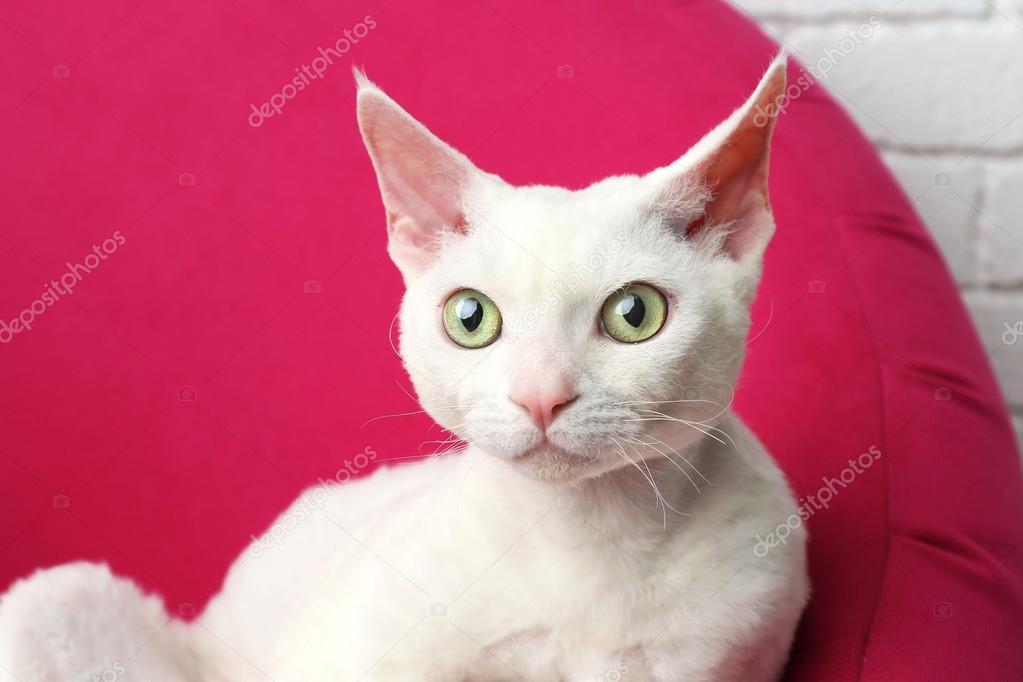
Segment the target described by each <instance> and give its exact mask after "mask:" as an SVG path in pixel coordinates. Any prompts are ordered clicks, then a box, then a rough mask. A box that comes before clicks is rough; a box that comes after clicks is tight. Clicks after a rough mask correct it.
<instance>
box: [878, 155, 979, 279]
mask: <svg viewBox="0 0 1023 682" xmlns="http://www.w3.org/2000/svg"><path fill="white" fill-rule="evenodd" d="M883 156H884V160H885V161H886V162H887V164H888V167H889V168H891V170H892V172H893V173H894V174H895V177H896V178H898V180H899V182H900V183H901V184H902V188H903V189H904V190H905V191H906V194H907V195H908V196H909V198H910V200H911V201H912V202H913V205H914V206H915V207H916V210H917V212H918V213H919V214H920V216H921V217H922V218H923V220H924V222H925V223H927V227H928V228H929V229H930V231H931V234H932V235H934V238H935V239H936V240H937V242H938V245H939V246H940V247H941V251H942V253H943V254H944V255H945V260H946V261H948V264H949V267H951V269H952V274H953V275H954V276H955V279H956V281H957V282H959V283H960V284H973V283H974V282H976V280H977V258H976V254H975V251H976V248H975V241H976V232H977V228H976V221H977V211H976V210H975V209H974V206H976V205H977V203H978V202H979V201H980V187H981V180H980V178H981V175H982V173H981V166H980V164H977V163H973V162H964V163H962V164H959V165H958V166H955V167H953V164H952V163H946V164H943V165H935V164H932V163H929V162H928V161H927V160H926V159H922V158H920V157H918V156H915V155H914V156H910V155H906V154H897V153H890V152H888V153H885V154H883Z"/></svg>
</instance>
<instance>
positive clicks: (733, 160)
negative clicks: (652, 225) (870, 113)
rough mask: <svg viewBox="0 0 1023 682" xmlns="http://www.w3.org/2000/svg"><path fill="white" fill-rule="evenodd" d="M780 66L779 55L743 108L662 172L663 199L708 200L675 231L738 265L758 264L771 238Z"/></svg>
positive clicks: (782, 68) (782, 60) (781, 84)
mask: <svg viewBox="0 0 1023 682" xmlns="http://www.w3.org/2000/svg"><path fill="white" fill-rule="evenodd" d="M785 61H786V57H785V55H784V54H782V55H779V56H778V57H777V58H776V59H775V60H774V62H772V63H771V66H770V67H768V69H767V72H766V73H765V74H764V77H763V78H762V79H761V81H760V84H759V85H758V86H757V89H756V90H755V91H754V92H753V95H752V96H751V97H750V98H749V99H748V100H747V101H746V103H745V104H743V105H742V106H741V107H739V109H737V110H736V111H735V112H734V113H733V114H732V115H731V116H729V117H728V118H727V119H725V121H724V122H722V123H721V124H720V125H718V126H717V127H716V128H715V129H714V130H713V131H711V132H710V133H708V134H707V135H706V136H705V137H704V138H703V139H702V140H700V142H699V143H697V144H696V145H695V146H694V147H693V148H692V149H690V150H689V152H687V153H686V155H685V156H683V157H682V158H681V159H679V160H678V161H677V162H676V163H675V164H672V165H671V166H668V167H667V168H665V169H662V170H663V171H666V174H667V176H668V179H669V187H668V189H667V190H666V191H665V192H664V193H665V194H667V195H668V197H667V198H668V199H670V198H671V197H672V196H673V195H674V196H678V195H679V194H685V193H687V192H688V193H692V191H693V190H694V188H700V189H701V190H702V191H704V192H705V193H706V196H707V197H709V198H708V199H707V201H706V203H705V204H704V205H703V211H702V215H701V216H700V217H698V218H696V219H695V220H691V221H689V222H687V223H685V224H683V225H680V226H679V228H678V229H679V230H680V231H681V232H682V233H683V235H684V236H685V237H686V238H689V239H693V240H700V239H702V238H703V237H710V239H709V240H708V241H709V242H710V243H714V244H716V245H717V248H719V249H720V250H721V251H723V252H724V253H725V254H727V255H728V256H730V257H731V258H733V259H734V260H736V261H739V262H755V263H759V261H760V258H761V256H762V255H763V252H764V249H765V248H766V247H767V243H768V242H769V241H770V239H771V235H772V234H773V233H774V216H773V214H772V212H771V204H770V200H769V199H768V194H767V175H768V165H769V159H770V150H771V135H772V133H773V131H774V125H775V122H776V121H777V118H778V114H779V113H780V106H779V103H780V102H781V98H782V96H783V95H784V92H785ZM662 198H663V197H662ZM690 217H691V216H690ZM715 231H720V232H718V233H715Z"/></svg>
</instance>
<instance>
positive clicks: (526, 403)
mask: <svg viewBox="0 0 1023 682" xmlns="http://www.w3.org/2000/svg"><path fill="white" fill-rule="evenodd" d="M508 397H509V398H511V399H512V402H515V403H518V404H519V405H521V406H522V407H524V408H526V410H528V411H529V416H531V417H532V418H533V423H534V424H536V426H537V428H539V429H540V430H541V431H546V430H547V429H548V428H550V425H551V423H552V422H553V421H554V419H555V418H556V417H557V416H558V412H559V411H560V409H561V408H562V407H564V406H565V405H568V404H569V403H570V402H572V401H573V400H575V399H576V398H578V397H579V396H578V395H575V394H573V393H570V392H569V391H563V390H558V391H551V392H543V391H530V392H523V393H513V394H512V395H510V396H508Z"/></svg>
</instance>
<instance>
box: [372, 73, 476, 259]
mask: <svg viewBox="0 0 1023 682" xmlns="http://www.w3.org/2000/svg"><path fill="white" fill-rule="evenodd" d="M359 125H360V126H361V128H362V133H363V137H364V139H365V141H366V146H367V148H368V149H369V152H370V156H371V157H372V159H373V162H374V166H375V168H376V171H377V178H378V180H379V184H380V193H381V196H382V198H383V201H384V207H385V209H386V212H387V222H388V232H389V238H390V241H391V247H390V251H391V255H392V256H393V257H394V259H395V261H396V262H397V263H398V266H399V267H400V268H402V270H403V271H406V274H409V273H412V272H416V271H421V270H422V269H423V268H424V267H425V266H427V265H428V264H429V263H430V261H431V260H432V259H433V257H434V256H435V252H436V249H437V247H438V245H439V244H440V243H441V239H442V236H443V234H444V233H451V232H454V233H462V234H464V233H465V232H467V231H468V224H467V221H466V216H465V212H464V208H463V194H464V192H465V190H466V188H467V187H468V185H469V184H470V182H471V180H472V178H473V177H474V176H475V175H476V174H477V173H478V171H477V170H476V169H475V167H473V166H472V165H471V163H469V161H468V159H466V158H465V157H464V156H462V155H461V154H459V153H458V152H456V151H455V150H454V149H452V148H451V147H449V146H448V145H447V144H445V143H444V142H442V141H441V140H439V139H438V138H437V137H436V136H434V135H433V134H432V133H430V131H428V130H427V129H426V128H424V127H423V126H422V125H421V124H419V123H418V122H417V121H416V120H415V119H413V118H412V117H411V116H410V115H409V114H408V113H406V112H405V111H404V110H403V109H401V107H399V106H398V105H397V104H395V103H394V102H393V101H392V100H390V99H389V98H388V97H387V96H386V95H384V94H383V93H381V92H379V91H377V90H364V91H360V93H359Z"/></svg>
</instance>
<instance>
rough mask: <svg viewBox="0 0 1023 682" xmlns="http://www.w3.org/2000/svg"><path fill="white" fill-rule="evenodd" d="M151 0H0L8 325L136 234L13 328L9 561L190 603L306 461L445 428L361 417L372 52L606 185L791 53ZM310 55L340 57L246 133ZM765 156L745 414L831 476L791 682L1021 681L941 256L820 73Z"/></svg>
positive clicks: (806, 490) (624, 23)
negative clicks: (68, 291) (90, 573)
mask: <svg viewBox="0 0 1023 682" xmlns="http://www.w3.org/2000/svg"><path fill="white" fill-rule="evenodd" d="M135 4H136V3H135V2H133V1H128V0H107V1H104V2H95V3H87V4H81V5H77V6H76V5H68V4H67V3H61V2H56V1H55V0H52V1H50V0H48V1H39V2H32V3H24V2H12V1H6V0H5V1H4V2H3V3H2V11H0V15H2V16H3V17H4V21H3V22H0V54H2V56H3V59H4V62H5V63H6V64H8V65H11V66H10V68H8V69H5V70H4V71H3V72H2V73H0V79H2V86H3V87H2V88H0V149H2V150H3V161H2V163H0V174H2V176H0V188H2V189H0V192H2V194H3V202H2V207H3V208H2V211H3V216H4V219H3V220H2V221H0V262H2V263H3V267H2V268H0V318H3V319H5V320H11V319H12V318H14V317H16V316H18V315H19V314H20V312H21V311H22V310H23V309H26V308H30V306H32V304H33V301H35V300H36V299H41V296H42V294H43V291H44V290H45V289H46V287H47V286H48V285H45V284H43V283H44V282H49V281H50V280H53V279H56V280H59V279H60V277H61V275H62V273H64V272H65V271H66V269H67V267H68V265H67V263H68V262H71V263H72V264H86V265H87V263H85V259H86V257H87V256H88V255H89V254H90V253H91V249H92V246H93V245H94V244H96V245H100V246H101V247H102V243H103V240H105V239H108V238H111V237H112V235H113V234H114V232H115V231H119V232H120V234H122V235H123V236H124V242H125V243H124V244H122V245H116V249H115V250H114V252H113V253H112V254H110V255H107V254H106V253H104V255H105V256H106V258H105V259H104V260H102V261H96V260H95V259H89V262H92V263H94V264H95V265H96V267H95V268H94V269H93V271H92V272H89V273H84V274H82V275H81V281H79V282H77V285H76V287H75V289H74V293H73V295H63V296H59V297H53V296H52V294H51V298H53V304H52V305H46V301H43V303H42V304H41V305H42V306H43V307H42V308H41V307H40V304H37V306H36V309H37V314H36V315H35V319H34V320H32V321H31V325H32V327H31V329H30V330H22V331H20V332H19V333H17V334H13V333H12V334H6V335H5V334H4V333H3V332H2V331H0V340H5V341H7V342H6V343H4V344H0V376H2V377H3V388H4V390H3V391H0V433H2V434H3V439H2V441H0V480H2V481H3V494H2V495H0V588H3V587H5V586H6V585H7V584H8V583H9V582H10V581H11V580H12V579H14V578H15V577H17V576H20V575H24V574H25V573H27V572H29V571H31V570H32V569H33V568H35V567H38V566H45V565H52V564H55V563H59V562H63V561H68V560H71V559H79V558H89V559H104V560H108V561H109V562H110V563H111V564H112V566H113V567H114V568H115V570H117V571H118V572H121V573H124V574H127V575H130V576H133V577H135V578H136V579H138V580H139V581H140V582H141V583H142V584H143V585H145V586H146V587H148V588H152V589H155V590H158V591H160V592H161V593H163V594H164V595H165V596H166V598H167V600H168V604H169V607H170V608H171V609H172V610H174V611H177V612H179V613H181V614H182V615H185V616H187V615H189V614H191V613H193V612H194V611H195V609H197V608H201V606H202V604H203V603H204V602H205V601H206V600H207V599H208V598H209V596H210V595H211V594H212V593H213V592H215V591H216V590H217V589H218V586H219V583H220V581H221V580H222V578H223V575H224V571H225V570H226V568H227V566H228V565H229V563H230V562H231V560H232V559H233V558H234V557H235V556H236V555H237V554H238V553H239V552H241V551H242V550H243V549H244V547H245V545H246V543H248V542H249V538H250V536H251V535H253V534H257V533H259V532H260V531H261V530H263V529H264V528H265V527H266V526H267V525H268V524H269V523H270V521H271V520H272V519H273V518H274V516H275V515H276V514H277V513H279V512H280V511H281V510H282V509H283V508H284V507H285V505H287V504H288V502H289V501H290V500H291V499H292V498H294V497H295V495H296V494H297V493H298V492H299V491H300V490H301V489H302V488H304V487H305V486H307V485H309V484H310V483H312V482H314V481H315V480H316V479H317V478H318V477H323V478H331V477H334V476H335V473H336V472H338V471H339V467H342V468H343V469H342V471H343V473H342V474H341V475H340V477H341V478H345V477H347V476H349V475H350V474H349V470H352V471H356V470H362V471H364V470H365V469H367V468H368V466H366V461H365V460H364V459H363V458H362V457H361V456H357V455H359V453H362V452H363V451H364V449H365V448H367V447H371V448H372V449H373V451H375V452H376V453H378V455H379V456H378V458H377V461H381V460H386V459H389V458H396V457H403V456H407V455H409V454H414V453H417V452H429V451H430V450H431V449H432V447H434V446H432V445H429V444H428V445H423V446H422V447H421V446H420V444H421V443H422V442H423V441H428V440H434V439H436V438H437V437H438V436H437V435H436V434H437V430H436V429H432V430H431V426H430V422H429V421H428V420H427V419H426V418H422V417H395V418H391V419H382V420H377V421H373V422H370V423H368V424H367V423H366V422H367V420H369V419H371V418H373V417H377V416H379V415H384V414H389V413H395V412H408V411H411V410H415V409H417V406H416V405H415V404H414V403H413V402H412V400H411V399H410V398H408V397H407V396H406V394H405V391H406V390H407V386H408V381H407V379H406V377H405V375H404V373H403V372H402V370H401V368H400V366H399V362H398V360H397V358H396V356H395V355H394V353H393V352H392V350H391V347H390V344H389V328H390V325H391V321H392V318H393V315H394V312H395V310H396V306H397V303H398V299H399V296H400V293H401V285H400V281H399V277H398V274H397V271H396V270H395V269H394V267H393V266H392V265H391V264H390V263H389V262H388V261H387V259H386V256H385V252H384V224H383V212H382V209H381V205H380V201H379V198H378V195H377V189H376V184H375V180H374V178H373V174H372V170H371V168H370V164H369V160H368V158H367V157H366V154H365V152H364V150H363V148H362V144H361V142H360V140H359V136H358V132H357V130H356V125H355V116H354V107H353V87H352V84H351V76H350V73H349V69H350V66H351V65H352V64H353V63H357V64H364V65H365V66H366V67H367V70H368V72H369V74H370V76H371V77H372V78H374V79H375V80H376V81H378V82H379V83H380V84H381V85H382V86H383V87H384V88H385V89H386V90H387V91H388V92H389V93H390V94H392V95H393V96H394V97H395V98H396V99H397V100H398V101H399V102H401V103H402V104H404V105H405V106H406V107H407V108H408V109H409V110H410V111H411V112H413V113H414V114H415V115H416V116H418V117H420V118H421V119H422V120H423V121H424V122H426V123H427V124H428V125H429V126H431V127H432V128H433V130H434V131H435V132H437V133H438V134H439V135H440V136H442V137H444V138H445V139H447V140H449V141H451V142H452V143H453V144H454V145H455V146H457V147H459V148H461V149H462V150H464V151H465V152H466V153H468V154H469V155H470V156H471V157H472V158H473V159H474V160H475V161H477V162H478V163H479V164H480V165H481V166H482V167H484V168H486V169H489V170H492V171H495V172H498V173H499V174H501V175H502V176H504V177H505V178H507V179H508V180H510V181H512V182H518V183H526V182H546V183H557V184H567V185H569V186H572V187H580V186H583V185H585V184H587V183H589V182H591V181H594V180H596V179H598V178H600V177H603V176H605V175H607V174H613V173H623V172H642V171H644V170H647V169H650V168H653V167H655V166H658V165H662V164H664V163H666V162H668V161H671V160H672V159H674V158H675V157H676V156H678V155H679V154H681V153H682V152H683V151H684V150H685V149H686V148H687V147H688V146H689V145H690V144H692V143H693V142H694V141H695V140H697V139H698V138H699V136H700V135H701V134H702V133H704V132H705V131H707V130H708V129H709V128H710V127H711V126H712V125H713V124H715V123H717V122H718V121H719V120H720V119H721V118H723V117H724V116H725V115H726V114H728V113H729V112H730V110H731V109H732V108H733V107H735V106H737V105H738V104H739V103H740V102H741V101H742V99H743V98H744V97H745V96H746V95H747V94H748V93H749V92H750V90H751V89H752V87H753V86H754V84H755V83H756V82H757V79H758V78H759V76H760V75H761V72H762V70H763V69H764V68H765V67H766V65H767V64H768V62H769V60H770V57H771V56H772V55H773V54H774V52H775V50H776V48H775V46H774V45H772V44H771V43H770V41H769V40H767V39H766V38H764V37H763V36H762V35H761V34H760V33H758V32H757V30H756V29H755V28H753V27H752V26H751V25H750V24H749V23H747V21H745V20H744V19H742V18H740V17H739V16H738V15H737V14H736V13H735V12H734V11H733V10H731V9H729V8H727V7H726V6H725V5H723V4H720V3H717V2H710V1H693V2H668V0H655V1H653V2H649V3H642V2H608V3H599V4H598V3H566V4H565V5H561V6H551V5H550V4H549V3H541V2H536V1H530V2H524V1H519V2H486V3H482V2H478V1H476V0H464V1H459V2H451V3H450V5H451V6H450V7H449V8H447V9H445V11H437V10H435V9H427V5H428V3H411V2H360V3H347V4H344V5H342V4H341V3H338V2H336V1H327V0H308V1H306V2H302V3H277V4H274V3H270V2H267V1H265V0H237V2H235V3H210V2H202V1H200V0H192V1H191V2H184V3H157V2H151V3H143V4H142V5H141V6H140V7H138V8H136V9H133V6H134V5H135ZM367 15H369V16H367ZM371 23H372V24H373V26H370V24H371ZM360 25H361V26H362V28H359V26H360ZM345 29H348V30H349V31H350V32H351V33H350V34H349V37H350V41H349V44H348V45H347V46H345V44H344V43H342V47H347V48H348V49H347V53H346V54H344V55H342V56H340V57H334V56H331V60H332V61H333V62H334V63H333V64H325V63H324V62H318V63H317V64H313V60H314V59H315V58H316V57H317V56H318V52H317V48H318V47H324V48H327V47H336V43H337V41H338V39H339V38H343V37H344V36H345V34H344V31H345ZM339 52H340V51H339ZM328 54H329V53H328ZM303 64H308V65H311V66H316V65H319V66H320V67H323V66H326V71H325V72H324V78H323V79H315V80H311V81H310V82H309V85H308V86H306V87H304V88H303V90H301V91H299V92H293V91H291V90H290V89H288V93H287V94H292V95H293V97H292V98H291V99H287V100H281V98H277V99H278V100H279V101H283V102H284V106H283V107H281V108H280V113H279V114H275V115H274V116H272V117H270V118H266V119H264V120H262V121H260V119H259V117H254V118H253V119H252V120H253V122H254V123H260V125H259V127H252V126H251V125H250V124H249V122H248V120H249V117H250V114H252V109H251V105H253V104H255V105H256V107H257V110H258V108H259V105H260V104H261V103H263V102H267V101H269V100H270V99H271V96H272V95H274V93H279V92H281V91H282V88H284V87H285V86H286V85H287V84H288V83H289V82H291V79H292V78H293V76H295V75H296V71H295V69H296V68H299V67H301V66H302V65H303ZM559 67H560V68H559ZM793 78H794V75H793ZM772 183H773V184H772V195H773V198H774V204H775V207H776V212H777V218H778V225H779V228H778V234H777V237H776V240H775V242H774V244H773V245H772V246H771V249H770V251H769V255H768V258H767V264H766V279H765V282H764V286H763V288H762V291H761V294H760V298H759V300H758V301H757V304H756V308H755V324H754V339H753V340H752V341H751V343H750V347H749V350H750V353H749V361H748V364H747V367H746V372H745V375H744V379H743V382H742V385H741V388H740V392H739V398H738V404H739V410H740V412H741V413H742V414H743V416H744V417H746V418H747V419H748V421H749V422H750V424H751V425H752V426H753V428H754V429H755V430H756V431H757V432H758V433H759V434H760V435H761V436H762V437H763V439H764V440H765V441H766V443H767V444H768V446H769V447H770V448H771V450H772V451H773V452H774V453H775V455H776V456H777V458H778V460H779V461H780V462H781V463H782V465H783V466H784V468H785V470H786V471H787V472H788V474H789V476H790V477H791V480H792V482H793V484H794V485H795V487H796V489H797V491H798V493H799V494H800V495H801V496H805V495H814V496H815V497H820V496H821V494H820V493H819V489H821V488H822V486H825V485H828V484H827V483H826V482H824V481H822V479H837V480H836V481H831V482H830V484H829V485H830V489H831V490H832V493H831V495H830V497H831V499H830V500H829V505H828V507H827V508H826V509H824V508H821V509H820V510H818V509H817V506H819V505H820V502H819V501H818V502H817V503H813V502H810V501H808V502H807V505H808V506H807V508H808V509H813V514H812V516H811V518H810V519H809V522H808V525H809V529H810V533H811V538H812V540H811V545H810V552H811V570H812V578H813V584H814V597H813V602H812V604H811V605H810V607H809V610H808V611H807V613H806V617H805V619H804V622H803V625H802V628H801V630H800V634H799V638H798V641H797V644H796V647H795V651H794V657H793V661H792V664H791V666H790V672H789V675H788V679H791V680H807V681H810V680H813V681H816V680H852V679H865V680H891V681H893V682H894V681H898V682H904V681H907V680H928V681H931V680H960V679H978V680H980V679H990V680H1005V679H1011V678H1013V674H1014V673H1015V675H1017V676H1018V674H1019V671H1021V670H1023V648H1021V647H1020V646H1019V645H1018V639H1019V633H1020V632H1023V536H1021V529H1020V526H1019V523H1018V520H1019V519H1020V518H1023V508H1021V505H1023V483H1021V478H1020V471H1019V467H1018V463H1017V462H1018V459H1017V453H1016V451H1015V448H1014V445H1013V439H1012V436H1011V433H1010V429H1009V426H1008V423H1007V420H1006V417H1005V413H1004V409H1003V406H1002V403H1001V400H1000V398H999V394H998V390H997V388H996V386H995V383H994V381H993V379H992V375H991V372H990V369H989V367H988V364H987V361H986V359H985V357H984V355H983V354H982V353H981V351H980V349H979V346H978V343H977V340H976V338H975V336H974V332H973V330H972V328H971V326H970V323H969V321H968V318H967V316H966V314H965V313H964V311H963V308H962V305H961V304H960V301H959V298H958V295H957V292H956V289H955V287H954V286H953V284H952V281H951V279H950V277H949V274H948V271H947V269H946V267H945V265H944V263H943V262H942V260H941V258H940V256H939V255H938V253H937V251H936V249H935V247H934V244H933V242H932V241H931V239H930V238H929V237H928V236H927V234H926V232H925V230H924V228H923V227H922V226H921V224H920V222H919V219H918V218H917V217H916V215H914V213H913V212H912V210H911V209H910V208H909V206H908V204H907V202H906V200H905V198H904V197H903V195H902V193H901V192H900V191H899V190H898V189H897V187H896V185H895V183H894V182H893V181H892V179H891V177H890V176H889V175H888V173H887V172H886V171H885V170H884V169H883V168H882V166H881V164H880V163H879V162H878V159H877V156H876V155H875V153H874V152H873V151H872V149H871V148H870V146H869V145H868V144H867V142H866V141H864V139H863V138H862V137H861V135H860V134H859V133H858V132H857V131H856V130H855V129H854V127H853V126H852V124H851V123H850V122H849V120H848V119H847V118H846V116H845V115H844V114H843V113H842V112H841V111H840V109H839V108H838V107H837V106H836V105H835V104H834V102H833V101H832V100H831V99H830V98H829V97H828V96H827V95H826V94H825V93H824V91H823V90H822V89H821V88H819V87H816V88H813V89H811V90H810V91H808V92H806V93H804V94H802V95H801V96H799V97H798V98H796V99H795V101H794V102H792V104H791V106H790V107H789V108H788V110H787V111H786V113H785V114H784V115H783V116H782V119H781V122H780V125H779V127H778V133H777V138H776V143H775V152H774V165H773V171H772ZM79 273H82V270H80V269H79ZM26 319H27V318H26ZM0 330H2V327H0ZM872 448H873V449H872ZM864 452H879V453H881V454H880V458H879V459H876V460H875V461H874V462H873V463H872V464H871V466H869V467H867V468H863V467H861V468H860V473H858V474H855V475H854V477H853V478H852V479H851V480H848V479H849V476H848V473H846V472H844V470H846V469H849V468H850V464H849V460H850V458H857V457H858V456H859V455H860V454H861V453H864ZM373 464H374V463H371V464H370V465H369V466H372V465H373ZM842 476H846V480H843V479H842V478H841V477H842ZM823 496H825V497H827V496H828V493H823ZM767 530H770V529H769V528H765V531H767ZM751 560H755V557H753V556H752V553H751Z"/></svg>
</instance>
